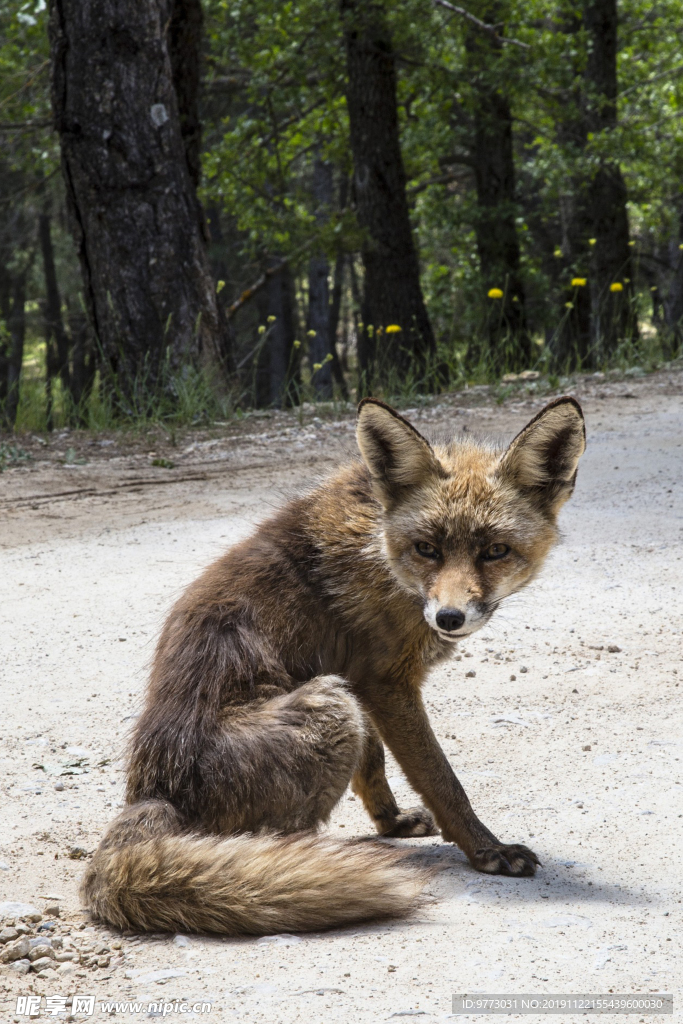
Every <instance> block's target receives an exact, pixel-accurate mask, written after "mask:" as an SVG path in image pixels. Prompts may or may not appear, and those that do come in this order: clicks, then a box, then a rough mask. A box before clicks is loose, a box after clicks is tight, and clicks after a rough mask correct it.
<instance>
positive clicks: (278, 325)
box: [255, 257, 298, 409]
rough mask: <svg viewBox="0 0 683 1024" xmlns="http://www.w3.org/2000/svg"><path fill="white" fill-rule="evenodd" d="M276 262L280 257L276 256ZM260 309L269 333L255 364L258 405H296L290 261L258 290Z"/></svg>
mask: <svg viewBox="0 0 683 1024" xmlns="http://www.w3.org/2000/svg"><path fill="white" fill-rule="evenodd" d="M273 262H279V260H276V259H275V257H274V258H273ZM259 312H260V314H261V320H262V322H263V323H265V325H266V328H267V332H268V334H267V339H266V341H265V343H264V345H263V347H262V348H261V350H260V353H259V356H258V360H257V365H256V388H255V402H256V405H257V406H259V407H260V408H263V407H267V406H275V407H276V408H278V409H279V408H282V407H284V406H288V405H294V404H296V402H297V399H298V395H297V384H298V359H297V353H296V351H295V349H294V347H293V346H294V335H295V329H296V327H295V325H296V315H295V303H294V282H293V280H292V273H291V271H290V269H289V266H288V264H285V265H284V266H283V267H282V269H281V270H279V271H278V272H277V273H275V274H272V275H271V276H270V277H269V278H268V281H267V283H266V285H265V286H264V288H262V289H261V291H260V292H259ZM271 318H274V319H271ZM269 321H270V322H269Z"/></svg>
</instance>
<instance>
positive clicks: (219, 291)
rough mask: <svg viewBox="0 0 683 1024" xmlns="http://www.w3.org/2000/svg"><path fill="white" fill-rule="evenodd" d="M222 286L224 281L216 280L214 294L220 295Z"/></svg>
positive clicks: (223, 286)
mask: <svg viewBox="0 0 683 1024" xmlns="http://www.w3.org/2000/svg"><path fill="white" fill-rule="evenodd" d="M224 288H225V281H216V295H220V293H221V292H222V291H223V289H224Z"/></svg>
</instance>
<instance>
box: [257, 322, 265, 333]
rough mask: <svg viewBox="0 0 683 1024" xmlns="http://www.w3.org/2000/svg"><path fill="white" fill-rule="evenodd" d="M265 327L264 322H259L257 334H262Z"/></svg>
mask: <svg viewBox="0 0 683 1024" xmlns="http://www.w3.org/2000/svg"><path fill="white" fill-rule="evenodd" d="M265 329H266V325H265V324H261V325H260V327H259V329H258V332H259V334H263V333H264V332H265Z"/></svg>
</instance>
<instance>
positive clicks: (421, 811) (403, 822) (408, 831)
mask: <svg viewBox="0 0 683 1024" xmlns="http://www.w3.org/2000/svg"><path fill="white" fill-rule="evenodd" d="M377 831H378V832H379V833H380V835H382V836H386V837H387V838H388V839H408V838H410V837H411V836H438V834H439V830H438V828H437V827H436V825H435V824H434V818H433V817H432V816H431V814H430V812H429V811H428V810H427V809H426V808H425V807H409V808H408V810H407V811H399V813H398V814H397V815H396V817H395V818H391V819H390V820H389V821H379V822H377Z"/></svg>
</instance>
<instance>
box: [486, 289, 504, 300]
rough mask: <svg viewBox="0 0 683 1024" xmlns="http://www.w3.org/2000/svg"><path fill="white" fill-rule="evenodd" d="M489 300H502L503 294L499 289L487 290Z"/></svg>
mask: <svg viewBox="0 0 683 1024" xmlns="http://www.w3.org/2000/svg"><path fill="white" fill-rule="evenodd" d="M489 298H490V299H502V298H503V293H502V291H501V290H500V288H489Z"/></svg>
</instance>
